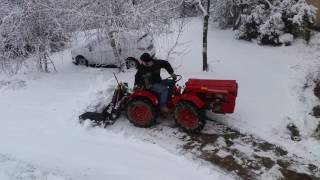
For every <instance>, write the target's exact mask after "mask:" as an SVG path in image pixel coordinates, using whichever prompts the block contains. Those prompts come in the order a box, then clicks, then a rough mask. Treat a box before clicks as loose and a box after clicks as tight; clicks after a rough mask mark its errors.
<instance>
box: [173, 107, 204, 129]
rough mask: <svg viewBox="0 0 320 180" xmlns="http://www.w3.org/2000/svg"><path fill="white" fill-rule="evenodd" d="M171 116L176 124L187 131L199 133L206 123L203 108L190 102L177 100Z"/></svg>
mask: <svg viewBox="0 0 320 180" xmlns="http://www.w3.org/2000/svg"><path fill="white" fill-rule="evenodd" d="M173 116H174V119H175V122H176V124H177V125H178V126H179V127H180V128H181V129H182V130H183V131H185V132H187V133H200V132H201V130H202V129H203V128H204V126H205V124H206V120H205V118H204V110H203V109H199V108H197V107H196V106H195V105H194V104H193V103H190V102H184V101H183V102H179V103H178V104H177V105H176V107H175V108H174V110H173Z"/></svg>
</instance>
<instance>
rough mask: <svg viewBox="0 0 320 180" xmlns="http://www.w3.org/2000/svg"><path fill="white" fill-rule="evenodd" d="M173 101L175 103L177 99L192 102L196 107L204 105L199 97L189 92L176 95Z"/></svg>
mask: <svg viewBox="0 0 320 180" xmlns="http://www.w3.org/2000/svg"><path fill="white" fill-rule="evenodd" d="M174 101H175V104H177V103H178V102H179V101H188V102H191V103H193V104H194V105H195V106H196V107H197V108H202V107H203V106H204V102H203V101H202V100H201V99H200V98H199V97H197V96H194V95H190V94H183V95H181V96H179V97H177V98H176V99H175V100H174Z"/></svg>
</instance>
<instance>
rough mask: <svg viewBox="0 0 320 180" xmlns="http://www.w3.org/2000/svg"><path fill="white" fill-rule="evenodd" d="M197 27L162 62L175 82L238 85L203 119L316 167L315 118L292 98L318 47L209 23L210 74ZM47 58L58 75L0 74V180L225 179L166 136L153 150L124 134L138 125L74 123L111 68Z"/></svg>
mask: <svg viewBox="0 0 320 180" xmlns="http://www.w3.org/2000/svg"><path fill="white" fill-rule="evenodd" d="M201 28H202V25H201V23H200V21H199V20H192V22H191V23H190V24H189V25H187V27H186V29H185V32H184V33H183V35H182V42H181V45H180V46H179V47H178V51H181V52H182V51H183V52H184V53H183V54H179V53H178V54H176V55H175V56H173V57H172V58H171V59H170V61H171V63H172V64H173V65H174V67H175V71H176V73H177V74H181V75H183V76H184V81H185V80H186V79H188V78H189V77H198V78H217V79H224V78H226V79H236V80H237V81H238V83H239V96H238V99H237V108H236V112H235V114H232V115H225V116H217V115H212V114H211V115H210V116H211V118H212V119H216V120H217V121H219V122H221V123H224V124H227V125H228V126H230V127H232V128H235V129H238V130H240V131H241V132H244V133H252V134H254V135H256V136H259V137H261V138H263V139H266V140H268V141H270V142H272V143H276V144H278V145H281V146H283V147H285V148H286V149H287V150H288V151H290V152H292V153H296V154H298V155H299V156H302V157H304V158H306V159H309V160H311V161H314V162H315V163H316V164H318V165H319V161H320V143H319V141H316V140H314V139H313V138H311V137H310V135H311V132H312V130H313V128H314V124H315V123H312V122H311V121H310V122H309V121H306V116H307V114H308V112H309V111H310V110H309V109H308V108H310V107H309V106H307V105H306V104H305V102H302V101H301V96H303V94H302V90H301V88H302V86H303V84H304V82H303V81H304V80H305V79H304V77H305V74H306V71H307V70H308V68H309V66H310V65H313V63H314V61H313V60H314V59H312V58H310V56H308V55H310V53H314V54H317V53H318V52H316V51H314V50H312V49H309V47H306V46H305V44H304V43H302V42H296V43H295V44H294V45H293V46H291V47H278V48H274V47H266V46H257V45H256V44H255V43H250V42H244V41H238V40H235V39H234V38H233V32H231V31H228V30H227V31H223V30H218V29H215V28H214V27H210V28H211V30H210V32H209V63H210V72H208V73H203V72H201V67H202V64H201V33H200V32H202V30H201ZM167 39H173V38H172V37H171V36H168V37H167ZM157 42H158V45H157V47H158V50H159V52H158V56H159V57H165V55H166V51H165V50H166V48H167V47H168V44H166V43H164V42H163V37H162V38H161V39H158V40H157ZM306 49H308V51H307V50H306ZM312 57H314V56H312ZM315 57H317V56H315ZM308 58H309V59H310V60H309V59H308ZM52 59H54V61H55V63H56V65H57V69H58V71H59V72H58V73H51V74H37V73H32V74H26V75H18V76H15V77H11V78H8V77H4V76H0V82H2V83H0V92H1V93H0V112H1V113H0V114H1V118H0V123H1V126H0V142H1V144H0V157H1V158H0V179H3V178H6V179H19V178H20V177H23V174H25V172H29V175H30V176H35V177H37V178H38V179H44V178H45V177H46V178H48V179H50V178H51V179H59V178H60V179H63V178H64V179H164V178H166V179H195V178H197V179H232V177H230V176H228V175H226V174H225V172H222V171H220V170H218V169H216V168H208V167H205V166H202V165H201V163H198V162H195V161H193V160H190V158H186V157H183V156H180V154H179V153H177V152H175V151H174V148H175V144H174V143H175V141H174V140H172V142H171V141H170V142H167V143H164V144H161V146H159V144H154V143H152V140H150V141H148V140H145V139H139V138H137V137H132V136H128V135H127V134H126V133H125V132H126V131H133V132H139V129H138V128H135V127H133V126H132V125H130V124H129V123H128V122H127V121H125V120H124V119H121V120H119V122H117V123H116V125H115V126H116V127H117V128H114V129H113V128H108V129H107V130H104V129H99V128H90V126H88V125H85V126H81V125H79V124H78V121H77V117H78V115H79V114H80V113H82V112H83V111H84V110H86V109H94V105H96V104H97V103H99V101H101V100H102V101H107V100H108V97H109V96H110V92H111V91H112V86H113V84H114V83H115V82H114V80H113V79H112V78H113V76H112V72H113V70H106V69H92V68H85V67H77V66H74V65H73V64H72V63H71V57H70V52H69V51H65V52H63V53H59V54H56V55H54V56H53V58H52ZM311 59H312V60H311ZM308 60H309V61H308ZM133 74H134V72H127V73H125V74H119V79H120V80H122V81H127V82H129V83H130V84H131V85H132V82H133ZM164 74H165V73H164ZM164 76H165V75H164ZM181 83H182V82H181ZM88 107H89V108H88ZM124 122H125V123H124ZM288 122H294V123H296V124H297V125H298V127H299V128H301V130H302V135H303V139H302V141H301V142H292V141H291V139H290V136H289V134H288V132H287V130H286V125H287V123H288ZM141 133H142V134H143V130H141ZM221 154H222V155H223V152H221ZM2 157H3V158H2ZM3 159H6V160H3ZM25 167H31V169H34V171H35V173H33V171H30V170H29V169H28V168H25ZM12 172H16V173H12ZM30 172H31V173H30ZM39 173H40V175H39ZM15 174H22V175H15ZM24 179H27V178H24Z"/></svg>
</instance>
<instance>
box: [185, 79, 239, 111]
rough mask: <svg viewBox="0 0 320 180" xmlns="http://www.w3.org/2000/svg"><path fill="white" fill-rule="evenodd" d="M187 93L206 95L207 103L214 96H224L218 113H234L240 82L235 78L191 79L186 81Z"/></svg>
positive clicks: (204, 98)
mask: <svg viewBox="0 0 320 180" xmlns="http://www.w3.org/2000/svg"><path fill="white" fill-rule="evenodd" d="M184 93H186V94H193V95H197V96H198V95H199V94H202V95H204V97H203V101H204V102H205V103H212V102H206V101H208V100H209V99H210V97H212V96H217V95H219V96H223V97H222V99H223V100H222V102H221V103H220V108H219V110H218V111H216V112H217V113H233V112H234V109H235V101H236V97H237V93H238V84H237V82H236V81H235V80H209V79H189V80H188V81H187V82H186V88H185V92H184Z"/></svg>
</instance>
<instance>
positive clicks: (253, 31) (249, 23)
mask: <svg viewBox="0 0 320 180" xmlns="http://www.w3.org/2000/svg"><path fill="white" fill-rule="evenodd" d="M248 11H249V10H248ZM267 14H268V13H267V10H266V5H264V4H257V5H256V6H255V7H253V8H252V10H250V14H249V15H242V17H241V18H242V25H241V26H240V27H239V29H238V31H237V38H239V39H244V40H251V39H255V38H257V37H258V36H259V27H260V25H261V24H263V22H265V21H266V19H267Z"/></svg>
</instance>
